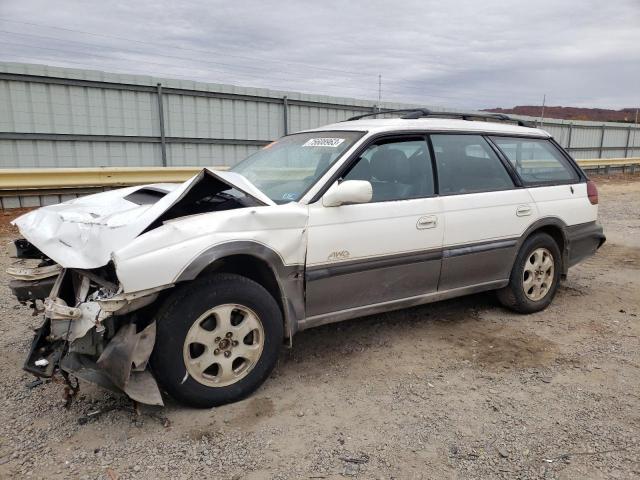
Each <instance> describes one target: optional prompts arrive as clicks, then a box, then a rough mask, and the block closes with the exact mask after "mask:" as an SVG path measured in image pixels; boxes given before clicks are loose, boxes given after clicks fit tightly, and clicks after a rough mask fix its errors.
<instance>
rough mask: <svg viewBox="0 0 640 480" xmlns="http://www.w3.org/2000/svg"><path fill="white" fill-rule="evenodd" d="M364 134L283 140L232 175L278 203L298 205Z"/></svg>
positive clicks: (324, 134)
mask: <svg viewBox="0 0 640 480" xmlns="http://www.w3.org/2000/svg"><path fill="white" fill-rule="evenodd" d="M362 135H364V132H343V131H327V132H309V133H297V134H294V135H288V136H286V137H282V138H280V139H279V140H276V141H275V142H272V143H270V144H269V145H267V146H266V147H264V148H262V149H261V150H258V151H257V152H256V153H254V154H253V155H251V156H249V157H247V158H246V159H244V160H243V161H242V162H240V163H238V164H237V165H236V166H234V167H233V168H232V169H231V171H233V172H236V173H239V174H241V175H243V176H244V177H246V178H247V180H249V181H250V182H251V183H253V184H254V185H255V186H256V187H258V188H259V189H260V190H261V191H262V192H263V193H264V194H265V195H267V196H268V197H269V198H270V199H271V200H273V201H274V202H276V203H288V202H291V201H298V200H299V199H300V198H301V197H302V195H303V194H304V193H305V192H306V191H307V189H308V188H309V187H310V186H311V185H313V184H314V183H315V182H316V181H317V180H318V179H319V178H320V177H321V176H322V175H323V174H324V173H325V172H326V171H327V170H328V169H329V167H330V166H331V165H333V163H334V162H335V161H336V160H337V159H338V158H340V157H341V156H342V154H343V153H344V152H346V151H347V150H348V149H349V148H350V147H351V146H352V145H353V144H354V143H355V142H356V141H358V140H359V139H360V138H361V137H362Z"/></svg>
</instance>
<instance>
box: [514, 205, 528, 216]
mask: <svg viewBox="0 0 640 480" xmlns="http://www.w3.org/2000/svg"><path fill="white" fill-rule="evenodd" d="M516 215H517V216H518V217H526V216H528V215H531V207H530V206H529V205H518V208H516Z"/></svg>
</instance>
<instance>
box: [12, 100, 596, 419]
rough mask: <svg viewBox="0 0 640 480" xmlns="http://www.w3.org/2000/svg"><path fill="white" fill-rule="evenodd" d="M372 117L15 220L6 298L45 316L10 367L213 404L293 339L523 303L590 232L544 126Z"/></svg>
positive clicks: (581, 199) (156, 397)
mask: <svg viewBox="0 0 640 480" xmlns="http://www.w3.org/2000/svg"><path fill="white" fill-rule="evenodd" d="M385 114H386V115H385V116H387V117H389V116H390V115H397V116H398V118H386V119H376V118H368V117H375V115H363V116H361V117H356V118H353V119H350V120H349V121H345V122H341V123H337V124H334V125H329V126H326V127H322V128H318V129H314V130H308V131H304V132H300V133H296V134H293V135H288V136H285V137H283V138H281V139H279V140H277V141H275V142H273V143H271V144H269V145H267V146H266V147H264V148H263V149H262V150H260V151H258V152H257V153H255V154H253V155H252V156H250V157H249V158H247V159H246V160H244V161H242V162H241V163H239V164H238V165H236V166H235V167H234V168H232V169H231V171H228V172H224V171H217V170H211V169H206V168H205V169H203V170H202V171H201V172H200V173H199V174H198V175H196V176H195V177H193V178H191V179H190V180H188V181H186V182H184V183H183V184H154V185H146V186H136V187H130V188H122V189H118V190H111V191H108V192H104V193H98V194H95V195H90V196H86V197H83V198H79V199H76V200H72V201H69V202H65V203H63V204H60V205H53V206H48V207H43V208H40V209H38V210H35V211H33V212H30V213H27V214H26V215H23V216H21V217H20V218H18V219H17V220H16V221H15V224H16V225H17V226H18V227H19V229H20V232H21V234H22V235H23V237H24V238H23V239H20V240H17V241H15V242H14V244H12V254H13V256H14V257H17V258H20V259H21V260H19V261H18V262H19V263H17V264H15V265H13V266H12V267H11V268H10V269H9V272H8V273H9V274H11V275H13V277H14V279H13V280H12V281H11V288H12V290H13V292H14V293H15V295H16V296H17V297H18V299H19V300H20V301H21V302H23V303H29V304H31V305H32V306H34V307H35V306H36V305H39V304H40V302H43V303H44V319H45V320H44V324H43V326H42V327H41V328H40V329H39V330H38V332H37V333H36V337H35V339H34V341H33V345H32V348H31V351H30V353H29V355H28V358H27V360H26V363H25V369H26V370H27V371H29V372H32V373H34V374H35V375H37V376H40V377H49V376H52V375H54V374H56V373H61V374H62V375H63V376H64V378H65V379H67V381H69V375H70V374H71V375H73V376H75V377H77V378H80V379H84V380H87V381H90V382H94V383H97V384H99V385H102V386H104V387H106V388H109V389H112V390H115V391H120V392H124V393H126V394H127V395H128V396H129V397H131V398H132V399H134V400H136V401H139V402H143V403H147V404H162V402H163V400H162V394H161V390H162V391H164V392H166V393H168V394H169V395H170V396H172V397H173V398H175V399H176V400H178V401H179V402H182V403H184V404H188V405H193V406H197V407H211V406H215V405H221V404H224V403H228V402H233V401H236V400H238V399H241V398H243V397H245V396H246V395H248V394H250V393H251V392H253V391H254V390H255V389H256V388H258V386H259V385H260V384H261V383H262V382H264V380H265V379H266V378H267V376H268V375H269V373H270V372H271V370H272V369H273V367H274V365H275V363H276V360H277V357H278V351H279V350H280V347H281V345H283V343H285V341H288V342H291V339H292V338H293V336H294V335H295V333H296V332H298V331H300V330H304V329H307V328H311V327H315V326H318V325H323V324H326V323H331V322H337V321H341V320H346V319H350V318H354V317H360V316H363V315H371V314H376V313H380V312H385V311H389V310H394V309H399V308H404V307H409V306H412V305H419V304H424V303H428V302H434V301H437V300H442V299H447V298H453V297H459V296H461V295H466V294H470V293H475V292H482V291H488V290H495V291H496V292H497V296H498V298H499V299H500V302H502V304H503V305H505V306H506V307H508V308H510V309H512V310H515V311H517V312H522V313H531V312H537V311H540V310H542V309H544V308H545V307H547V305H549V303H550V302H551V300H552V299H553V297H554V295H555V293H556V290H557V288H558V284H559V282H560V280H561V279H562V278H563V277H565V276H566V274H567V270H568V269H569V267H571V266H572V265H574V264H576V263H577V262H579V261H580V260H582V259H583V258H585V257H586V256H588V255H591V254H593V253H594V252H595V251H596V250H597V249H598V248H599V247H600V246H601V245H602V244H603V242H604V241H605V237H604V235H603V231H602V228H601V227H600V226H599V225H598V224H597V223H596V217H597V211H598V207H597V203H598V194H597V190H596V187H595V185H594V184H593V182H591V181H589V180H588V179H587V177H586V176H585V174H584V172H582V171H581V170H580V168H579V167H578V166H577V164H576V162H575V161H574V160H573V159H572V158H571V157H570V156H569V155H568V154H567V152H565V151H564V150H563V149H562V148H560V146H559V145H558V144H557V143H556V142H555V141H554V140H553V139H552V138H551V137H550V136H549V134H548V133H546V132H544V131H542V130H538V129H535V128H529V127H527V126H526V125H525V124H524V123H523V122H517V121H515V120H512V119H510V118H509V117H506V116H504V115H498V114H486V115H479V114H457V113H435V112H430V111H428V110H423V109H418V110H407V111H393V112H385ZM514 123H518V125H515V124H514Z"/></svg>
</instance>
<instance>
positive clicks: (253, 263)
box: [176, 241, 304, 338]
mask: <svg viewBox="0 0 640 480" xmlns="http://www.w3.org/2000/svg"><path fill="white" fill-rule="evenodd" d="M213 272H225V273H235V274H237V275H242V276H244V277H247V278H249V279H251V280H253V281H255V282H256V283H258V284H260V285H262V286H263V287H264V288H265V289H266V290H267V291H268V292H269V293H270V294H271V295H272V296H273V297H274V299H275V300H276V302H277V303H278V306H279V307H280V310H281V311H282V315H283V319H284V331H285V336H286V337H287V338H291V337H292V336H293V334H294V333H295V332H296V331H297V326H298V321H299V320H300V319H302V318H304V266H303V265H286V264H285V263H284V261H283V259H282V257H281V256H280V255H279V254H278V253H277V252H276V251H275V250H273V249H271V248H270V247H268V246H266V245H263V244H261V243H258V242H253V241H242V242H230V243H224V244H220V245H214V246H213V247H211V248H209V249H207V250H205V251H204V252H202V253H201V254H200V255H198V256H197V257H196V258H194V259H193V260H192V261H191V263H190V264H189V265H188V266H187V267H186V268H185V269H184V270H183V271H182V273H180V275H179V276H178V278H177V279H176V283H177V282H188V281H191V280H194V279H196V278H199V277H202V276H203V275H207V274H209V273H213Z"/></svg>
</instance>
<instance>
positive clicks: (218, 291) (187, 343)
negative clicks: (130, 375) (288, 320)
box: [151, 273, 284, 408]
mask: <svg viewBox="0 0 640 480" xmlns="http://www.w3.org/2000/svg"><path fill="white" fill-rule="evenodd" d="M156 324H157V335H156V343H155V346H154V349H153V353H152V355H151V368H152V371H153V373H154V375H155V378H156V380H157V381H158V383H159V384H160V387H161V388H162V389H164V390H165V391H166V392H167V393H168V394H169V395H170V396H171V397H173V398H174V399H175V400H177V401H178V402H180V403H182V404H185V405H189V406H193V407H198V408H210V407H215V406H218V405H224V404H226V403H231V402H236V401H238V400H241V399H242V398H245V397H246V396H248V395H249V394H251V393H252V392H253V391H255V390H256V389H257V388H258V387H259V386H260V385H261V384H262V383H263V382H264V381H265V380H266V378H267V377H268V376H269V374H270V373H271V371H272V370H273V368H274V366H275V364H276V361H277V359H278V352H279V350H280V346H281V345H282V340H283V335H284V327H283V321H282V313H281V311H280V308H279V307H278V304H277V303H276V301H275V299H274V298H273V297H272V296H271V294H270V293H269V292H268V291H267V290H266V289H265V288H264V287H262V286H261V285H260V284H258V283H256V282H254V281H253V280H249V279H248V278H246V277H242V276H240V275H235V274H226V273H223V274H214V275H211V276H207V277H204V278H201V279H197V280H195V281H193V282H191V283H189V284H186V285H184V286H182V287H180V288H179V289H177V290H176V291H175V292H174V293H172V294H171V295H170V296H169V297H168V298H167V300H166V301H165V303H164V304H163V306H162V307H161V308H160V310H159V311H158V313H157V315H156Z"/></svg>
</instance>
